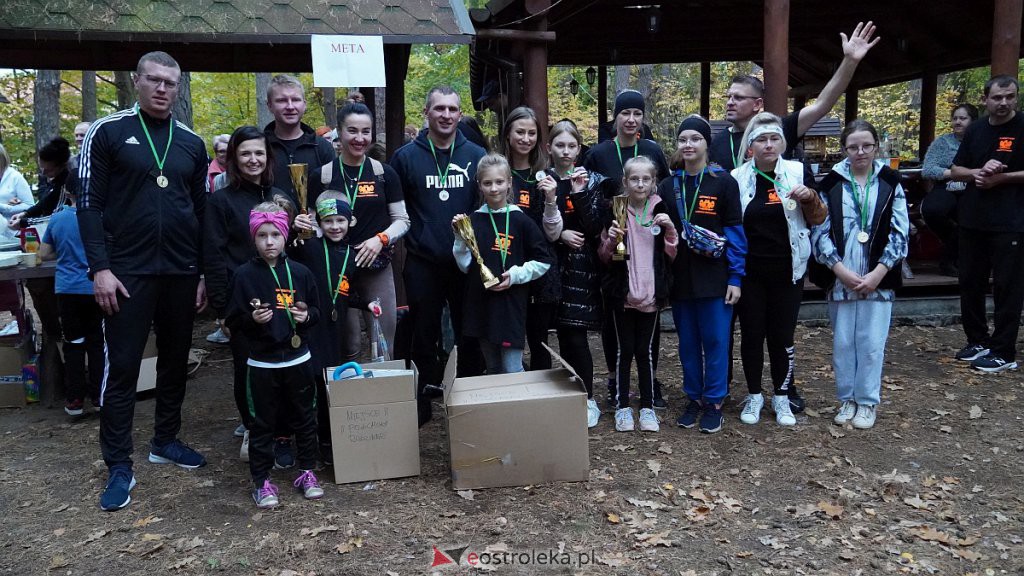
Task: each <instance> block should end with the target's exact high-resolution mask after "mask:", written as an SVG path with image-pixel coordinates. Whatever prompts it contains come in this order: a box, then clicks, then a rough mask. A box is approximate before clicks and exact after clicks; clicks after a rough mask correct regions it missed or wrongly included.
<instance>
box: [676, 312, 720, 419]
mask: <svg viewBox="0 0 1024 576" xmlns="http://www.w3.org/2000/svg"><path fill="white" fill-rule="evenodd" d="M672 319H673V320H675V323H676V332H677V333H678V334H679V363H680V364H682V366H683V392H684V393H686V396H687V397H689V398H690V400H694V401H697V402H703V403H704V404H721V403H722V401H723V400H725V396H726V395H727V394H728V393H729V382H728V378H729V361H730V358H729V333H730V330H731V327H732V306H730V305H728V304H726V303H725V297H724V295H723V297H720V298H717V297H716V298H695V299H692V300H677V301H674V302H672Z"/></svg>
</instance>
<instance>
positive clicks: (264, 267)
mask: <svg viewBox="0 0 1024 576" xmlns="http://www.w3.org/2000/svg"><path fill="white" fill-rule="evenodd" d="M289 221H290V219H289V217H288V212H286V211H285V210H284V209H283V208H281V207H280V206H278V205H277V204H275V203H273V202H265V203H263V204H260V205H258V206H256V207H255V208H253V209H252V212H250V215H249V231H250V233H251V235H252V237H253V240H254V241H255V243H256V251H257V252H258V253H259V256H258V257H257V258H253V259H252V260H250V261H249V262H247V263H246V264H243V265H242V266H241V267H239V268H238V270H236V271H235V277H234V279H233V280H232V290H231V300H230V301H229V302H228V306H227V317H226V318H225V322H226V323H227V325H228V326H229V327H230V328H231V329H232V330H236V331H240V332H243V333H244V334H245V336H246V339H247V340H248V341H249V359H248V360H247V361H246V364H247V369H248V373H247V379H246V380H247V382H246V384H247V387H246V396H247V399H248V408H249V416H250V418H251V423H252V427H251V428H250V430H249V472H250V473H251V474H252V480H253V492H252V498H253V501H255V502H256V506H257V507H259V508H273V507H275V506H277V505H278V496H277V486H275V485H274V484H273V483H271V481H270V470H271V468H272V467H273V466H274V429H275V425H276V423H277V417H278V414H279V413H281V414H286V415H288V416H290V419H291V428H292V430H294V431H295V439H296V444H297V445H298V460H299V468H300V469H301V474H299V476H298V478H296V479H295V482H294V486H295V487H296V488H298V489H299V490H300V491H302V493H303V495H304V496H305V497H306V498H307V499H310V500H313V499H317V498H320V497H322V496H323V494H324V491H323V489H322V488H321V487H320V483H319V481H318V480H317V478H316V475H315V474H313V467H314V466H315V465H316V449H317V445H316V409H315V405H316V385H315V382H314V377H313V363H312V362H311V361H310V360H311V359H312V355H311V354H310V351H309V347H308V346H307V332H308V329H309V327H310V326H312V325H314V324H316V322H317V321H318V320H319V317H320V306H319V300H318V298H317V289H316V282H315V281H314V280H313V273H312V272H310V271H309V269H308V268H306V267H305V266H303V265H302V264H299V263H297V262H289V260H288V258H287V257H286V256H285V255H284V246H285V242H286V241H287V239H288V230H289V228H290V226H289V223H290V222H289ZM282 407H284V409H283V410H282V409H280V408H282Z"/></svg>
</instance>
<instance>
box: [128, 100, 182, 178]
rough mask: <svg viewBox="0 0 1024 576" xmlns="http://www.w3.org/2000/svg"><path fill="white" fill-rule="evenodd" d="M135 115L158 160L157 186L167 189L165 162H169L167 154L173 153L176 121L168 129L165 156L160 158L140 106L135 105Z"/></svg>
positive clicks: (172, 121) (154, 156)
mask: <svg viewBox="0 0 1024 576" xmlns="http://www.w3.org/2000/svg"><path fill="white" fill-rule="evenodd" d="M135 114H136V115H137V116H138V117H139V124H142V132H143V134H145V135H146V141H148V142H149V149H150V150H152V151H153V158H154V159H156V167H157V169H158V170H160V175H159V176H157V177H156V185H157V186H159V187H161V188H167V183H168V182H167V176H164V162H166V161H167V153H168V152H170V151H171V141H172V140H173V139H174V119H173V118H171V125H170V126H169V127H168V128H167V147H166V148H164V155H163V157H160V155H158V154H157V153H156V146H154V145H153V138H152V137H151V136H150V135H149V128H147V127H146V121H145V120H143V119H142V112H141V111H140V109H139V105H138V104H136V105H135Z"/></svg>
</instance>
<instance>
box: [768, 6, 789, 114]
mask: <svg viewBox="0 0 1024 576" xmlns="http://www.w3.org/2000/svg"><path fill="white" fill-rule="evenodd" d="M764 87H765V89H764V107H765V110H767V111H768V112H773V113H775V114H778V115H779V116H783V115H785V114H786V96H787V93H788V91H789V0H765V2H764Z"/></svg>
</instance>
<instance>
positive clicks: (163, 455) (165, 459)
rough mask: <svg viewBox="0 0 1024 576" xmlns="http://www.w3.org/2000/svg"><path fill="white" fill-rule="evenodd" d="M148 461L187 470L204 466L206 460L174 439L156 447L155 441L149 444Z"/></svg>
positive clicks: (186, 445)
mask: <svg viewBox="0 0 1024 576" xmlns="http://www.w3.org/2000/svg"><path fill="white" fill-rule="evenodd" d="M149 461H150V462H152V463H153V464H174V465H175V466H180V467H181V468H187V469H189V470H192V469H195V468H200V467H202V466H206V458H203V455H202V454H200V453H199V452H196V451H195V450H193V449H192V448H191V447H190V446H189V445H188V444H185V443H184V442H182V441H181V440H178V439H174V440H171V441H170V442H168V443H167V444H164V445H163V446H157V444H156V441H151V442H150V443H149Z"/></svg>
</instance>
